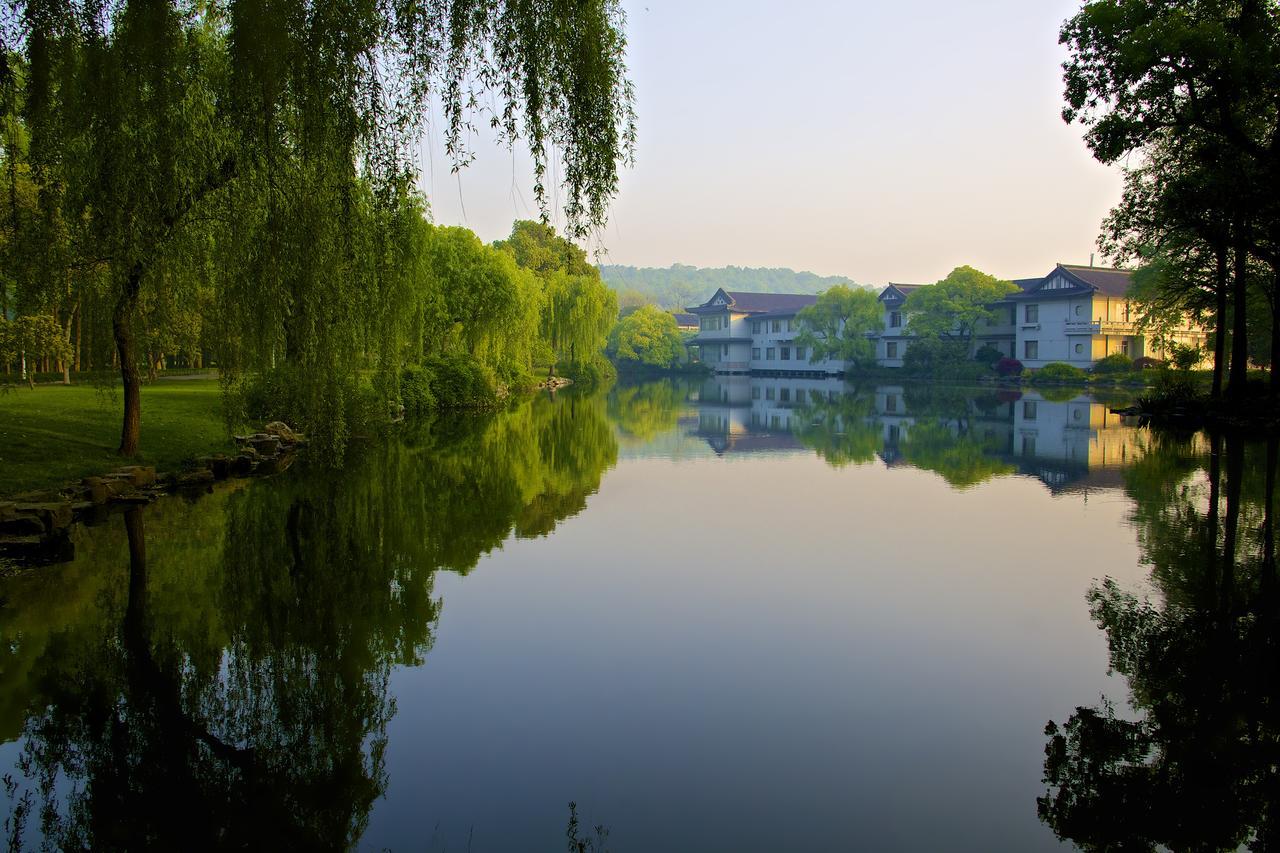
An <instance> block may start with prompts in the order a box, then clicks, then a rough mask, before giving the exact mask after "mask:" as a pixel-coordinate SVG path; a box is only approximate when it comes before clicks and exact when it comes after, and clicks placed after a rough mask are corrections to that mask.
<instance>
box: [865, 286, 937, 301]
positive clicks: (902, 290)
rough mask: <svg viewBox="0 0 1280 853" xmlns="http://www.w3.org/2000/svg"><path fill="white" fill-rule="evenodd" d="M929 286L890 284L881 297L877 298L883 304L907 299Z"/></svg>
mask: <svg viewBox="0 0 1280 853" xmlns="http://www.w3.org/2000/svg"><path fill="white" fill-rule="evenodd" d="M928 286H929V285H927V284H894V283H893V282H889V284H888V285H887V286H886V287H885V289H884V290H882V291H880V296H879V297H877V298H878V299H880V300H881V301H882V302H886V301H892V300H897V299H906V298H907V297H908V296H910V295H911V294H912V293H913V292H914V291H917V290H919V289H920V288H922V287H928Z"/></svg>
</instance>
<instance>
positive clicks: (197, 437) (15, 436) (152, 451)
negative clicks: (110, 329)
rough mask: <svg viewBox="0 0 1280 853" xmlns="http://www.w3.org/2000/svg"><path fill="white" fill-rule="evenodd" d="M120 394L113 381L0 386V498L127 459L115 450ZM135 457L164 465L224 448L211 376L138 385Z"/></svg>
mask: <svg viewBox="0 0 1280 853" xmlns="http://www.w3.org/2000/svg"><path fill="white" fill-rule="evenodd" d="M123 406H124V400H123V397H122V396H121V391H120V389H119V387H116V388H114V389H100V388H95V387H93V386H90V385H70V386H64V385H37V386H36V388H35V390H34V391H33V390H31V389H30V388H28V387H27V386H25V385H20V386H17V387H12V388H9V389H8V390H0V498H2V497H4V496H5V495H10V494H13V493H14V492H22V491H27V490H30V489H42V488H46V487H51V486H58V485H61V484H62V483H64V482H66V481H68V480H78V479H80V478H81V477H84V476H88V475H90V474H100V473H103V472H105V471H109V470H111V469H112V468H115V467H118V466H120V465H126V464H129V462H128V460H125V459H122V458H121V457H119V456H117V455H116V454H115V448H116V446H117V445H118V444H119V443H120V420H121V412H122V408H123ZM139 446H140V447H141V450H142V452H141V453H140V454H139V455H138V457H137V460H138V461H140V462H143V463H145V464H148V465H155V466H156V470H158V471H163V470H172V469H173V468H175V467H177V466H178V465H179V464H180V463H182V462H184V461H186V460H188V459H191V458H193V457H196V456H204V455H206V454H209V453H212V452H215V451H219V450H230V449H232V447H233V445H232V442H231V437H230V435H229V434H228V433H227V427H226V424H225V422H224V421H223V417H222V392H221V389H220V388H219V386H218V381H217V380H216V379H185V380H168V381H165V380H162V381H160V382H154V383H151V384H149V385H144V386H143V388H142V437H141V441H140V442H139Z"/></svg>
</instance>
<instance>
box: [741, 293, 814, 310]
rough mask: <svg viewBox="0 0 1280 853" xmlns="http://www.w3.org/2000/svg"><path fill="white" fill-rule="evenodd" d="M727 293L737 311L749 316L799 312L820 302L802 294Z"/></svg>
mask: <svg viewBox="0 0 1280 853" xmlns="http://www.w3.org/2000/svg"><path fill="white" fill-rule="evenodd" d="M725 293H727V294H728V295H729V298H730V299H732V300H733V308H734V310H735V311H744V312H746V313H748V314H757V313H760V314H763V313H765V312H780V311H799V310H800V309H801V308H808V307H809V306H810V305H812V304H813V303H815V302H817V301H818V297H816V296H808V295H805V294H802V293H741V292H739V291H736V290H726V291H725Z"/></svg>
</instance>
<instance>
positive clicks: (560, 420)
mask: <svg viewBox="0 0 1280 853" xmlns="http://www.w3.org/2000/svg"><path fill="white" fill-rule="evenodd" d="M616 454H617V448H616V444H615V442H614V438H613V433H612V431H611V429H610V428H609V426H608V422H607V421H606V420H605V416H604V401H603V400H600V399H580V398H575V397H572V396H570V397H566V398H563V399H560V400H552V399H549V398H545V397H544V398H539V399H537V400H534V401H531V402H529V403H527V404H524V405H522V406H519V407H517V408H515V409H513V410H512V411H508V412H503V413H501V414H499V415H496V416H493V417H490V418H487V419H476V418H459V419H455V420H452V421H447V422H441V423H437V424H434V425H432V427H431V428H430V429H427V430H423V431H422V432H421V433H419V434H416V435H410V436H406V437H405V440H404V441H402V442H395V443H390V444H387V445H384V446H381V447H378V448H376V449H372V450H370V451H369V452H367V453H366V454H365V455H364V456H363V458H361V459H359V460H358V461H356V462H355V463H354V464H353V465H352V467H351V468H349V469H348V470H347V471H346V472H344V474H343V475H342V476H341V477H339V478H335V477H332V476H328V475H325V474H324V473H323V472H312V473H310V474H308V473H305V472H301V473H297V474H296V475H295V474H294V473H291V474H290V475H289V476H287V477H283V478H280V479H278V480H275V481H267V482H261V483H255V484H252V485H247V484H244V483H240V484H234V483H233V484H220V486H219V487H218V489H217V490H216V491H215V492H214V493H213V494H211V495H208V496H205V497H203V498H201V499H199V500H197V501H194V502H186V501H181V500H178V499H169V500H165V501H162V502H160V503H158V504H156V505H154V506H152V507H149V508H147V509H145V510H143V509H135V510H133V511H130V512H129V513H127V514H126V515H124V516H117V517H115V518H113V519H111V520H110V521H109V523H108V524H107V525H106V526H105V527H103V528H99V529H96V530H85V531H80V532H79V533H78V534H77V535H78V538H79V541H78V543H77V544H78V546H79V547H78V549H77V551H78V555H77V559H76V560H75V561H74V562H73V563H71V564H70V565H68V566H64V567H60V568H59V569H58V570H49V572H47V573H41V574H26V575H21V576H19V577H17V578H13V579H10V580H9V581H7V582H5V583H4V585H3V590H2V592H3V600H4V602H5V606H4V609H3V610H0V638H2V639H3V643H0V656H2V657H0V661H2V664H3V665H2V666H0V672H2V673H3V675H2V676H0V680H2V681H3V684H2V685H0V686H2V687H3V690H2V693H3V696H4V706H3V712H4V717H3V720H2V721H0V725H3V730H2V731H0V735H2V736H3V738H4V739H5V740H9V739H12V738H14V737H16V736H19V735H20V736H21V754H20V757H19V759H18V762H17V769H18V770H20V771H21V774H22V776H23V777H24V779H23V781H22V782H21V783H19V782H18V780H16V779H11V784H10V785H9V786H8V787H9V789H10V790H9V791H8V792H7V793H8V794H9V795H10V800H11V803H10V809H9V818H8V821H9V823H8V826H7V830H8V831H9V834H10V839H11V841H15V842H17V843H16V844H14V845H13V846H14V847H15V848H20V847H21V837H22V835H23V834H24V832H27V833H31V832H35V833H37V834H38V835H39V836H41V837H42V838H43V839H44V842H45V844H46V845H48V846H53V847H58V848H81V849H84V848H111V849H151V848H159V849H187V848H190V847H192V846H193V845H194V846H203V847H210V848H213V847H217V848H226V847H245V848H286V849H297V848H303V849H317V848H347V847H351V846H353V845H354V844H355V843H356V841H357V840H358V839H359V838H360V837H361V835H362V834H363V832H364V828H365V826H366V823H367V821H368V815H369V810H370V808H371V806H372V804H373V802H374V801H375V800H376V799H377V798H378V797H380V796H381V795H382V793H383V792H384V790H385V788H386V785H387V777H386V771H385V754H386V750H387V735H386V728H387V722H388V720H389V719H390V718H391V716H392V715H393V714H394V712H395V702H394V699H393V697H392V696H391V693H390V691H389V689H388V684H389V679H390V673H391V670H392V668H393V667H394V666H398V665H410V666H411V665H417V664H420V663H421V662H422V661H423V656H424V655H425V653H426V652H427V651H428V650H429V649H430V647H431V643H432V636H433V631H434V628H435V625H436V623H437V620H438V618H439V614H440V608H441V603H440V601H439V599H438V598H437V597H436V596H435V595H434V592H433V585H434V577H435V573H436V572H437V571H438V570H440V569H449V570H453V571H457V572H461V573H465V572H467V571H469V570H470V569H471V568H472V567H474V566H475V565H476V562H477V560H478V559H479V558H480V557H481V556H482V555H483V554H484V553H486V552H488V551H490V550H492V549H494V548H496V547H499V546H500V545H501V544H502V543H503V541H504V540H506V539H507V537H508V536H510V535H515V536H518V537H533V536H542V535H545V534H547V533H549V532H550V531H551V530H552V529H553V528H554V527H555V525H556V524H557V523H558V522H559V521H560V520H561V519H563V518H566V517H568V516H570V515H573V514H575V513H577V512H579V511H580V510H581V509H582V507H583V506H584V504H585V501H586V499H587V496H588V495H590V494H591V493H592V492H594V491H595V490H596V489H597V488H598V486H599V483H600V478H601V475H602V474H603V472H604V471H605V470H606V469H607V468H608V467H610V466H611V465H612V464H613V462H614V460H615V459H616ZM148 529H150V530H151V531H154V533H153V534H152V535H151V536H148ZM68 599H69V600H70V601H68ZM33 819H34V820H33Z"/></svg>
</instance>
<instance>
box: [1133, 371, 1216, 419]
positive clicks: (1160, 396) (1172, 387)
mask: <svg viewBox="0 0 1280 853" xmlns="http://www.w3.org/2000/svg"><path fill="white" fill-rule="evenodd" d="M1201 399H1202V395H1201V393H1200V388H1199V386H1198V385H1197V383H1196V380H1195V378H1194V377H1192V376H1191V374H1189V373H1174V372H1168V371H1167V372H1164V373H1161V374H1160V376H1159V378H1157V379H1156V382H1155V385H1154V387H1152V389H1151V392H1150V393H1148V394H1144V395H1142V396H1140V397H1138V405H1139V406H1140V407H1141V408H1142V410H1143V411H1144V412H1149V413H1151V414H1164V413H1168V412H1170V411H1171V410H1173V409H1177V408H1181V407H1184V406H1187V405H1192V404H1196V403H1199V402H1200V401H1201Z"/></svg>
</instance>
